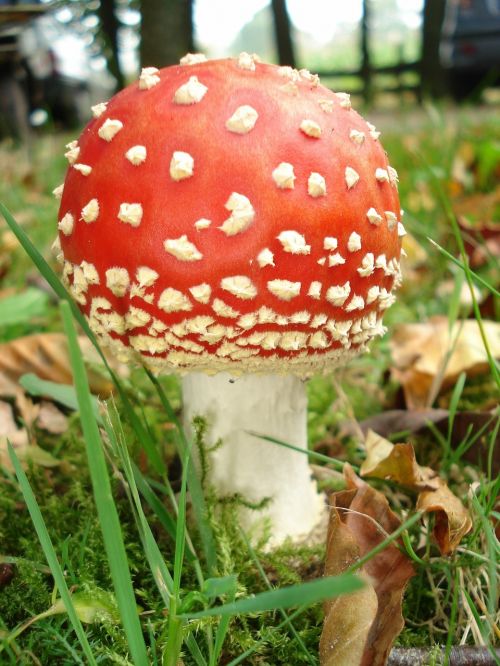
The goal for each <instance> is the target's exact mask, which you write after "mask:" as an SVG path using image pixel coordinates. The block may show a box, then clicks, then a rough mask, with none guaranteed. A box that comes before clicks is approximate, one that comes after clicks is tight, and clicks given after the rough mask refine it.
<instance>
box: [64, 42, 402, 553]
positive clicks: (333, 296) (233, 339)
mask: <svg viewBox="0 0 500 666" xmlns="http://www.w3.org/2000/svg"><path fill="white" fill-rule="evenodd" d="M93 114H94V119H93V120H92V121H91V122H90V123H89V124H88V125H87V127H86V128H85V129H84V131H83V133H82V135H81V136H80V138H79V139H78V141H74V142H72V143H71V144H68V147H67V148H68V151H67V153H66V156H67V158H68V161H69V164H70V166H69V169H68V173H67V176H66V180H65V183H64V188H63V190H62V192H61V188H57V190H56V195H57V196H61V195H62V198H61V206H60V212H59V231H60V234H59V243H60V251H59V252H60V254H59V257H60V260H61V262H62V263H63V278H64V280H65V282H66V284H67V286H68V288H69V291H70V292H71V294H72V295H73V297H74V298H75V300H76V301H77V303H78V304H79V306H80V307H81V309H82V311H83V312H84V313H85V315H86V316H87V318H88V321H89V323H90V326H91V328H92V329H93V331H94V332H95V333H96V334H97V335H98V336H99V338H100V339H101V341H102V342H104V343H106V344H107V345H108V346H109V347H111V348H112V349H113V350H114V351H115V352H116V353H117V354H119V355H120V356H122V357H126V358H130V359H138V360H139V361H140V362H142V363H144V364H146V365H148V366H149V367H150V368H152V369H154V370H155V371H159V372H160V371H161V372H175V371H177V372H179V373H181V374H182V375H183V391H184V409H185V421H186V423H187V424H188V425H189V424H190V421H191V419H192V417H193V416H195V415H197V414H203V415H205V416H206V417H207V419H208V423H209V426H210V427H209V431H208V432H209V443H211V442H213V441H216V440H217V439H218V438H222V440H223V442H224V444H223V446H222V447H220V448H218V449H217V450H215V451H213V452H212V453H210V457H211V460H210V470H211V482H212V483H213V484H214V485H215V486H216V487H217V489H218V491H219V492H220V493H221V494H235V493H239V494H241V495H243V496H244V497H246V498H247V499H248V500H251V501H259V500H261V499H262V498H264V497H270V498H271V500H272V501H271V503H270V504H269V506H268V508H267V509H266V510H265V512H264V513H265V515H266V516H267V517H269V518H270V520H271V523H272V529H273V537H274V539H275V541H280V540H282V539H283V538H284V537H286V536H292V537H294V538H299V537H303V536H306V535H307V534H308V533H309V532H310V531H311V530H312V529H313V528H314V526H315V524H316V523H317V522H318V520H319V518H320V516H321V514H322V511H323V500H322V498H321V497H320V495H318V493H317V490H316V486H315V484H314V483H313V482H312V481H311V478H310V471H309V467H308V464H307V456H306V455H301V454H300V453H296V452H293V451H290V450H286V449H284V448H282V447H279V446H276V445H273V444H271V443H268V442H264V441H260V440H258V439H256V438H255V437H252V436H250V435H248V434H247V433H246V431H247V430H250V429H251V430H254V431H261V432H263V433H265V434H267V435H271V436H274V437H277V438H279V439H282V440H285V441H288V442H289V443H291V444H294V445H295V446H298V447H301V448H304V449H305V448H306V447H307V439H306V407H307V402H306V396H305V388H304V382H303V381H302V380H303V379H304V378H307V377H309V376H311V375H313V374H315V373H319V372H329V371H331V370H332V369H333V368H334V367H335V366H338V365H344V364H345V363H346V362H347V361H348V360H349V359H351V358H352V357H354V356H355V355H357V354H359V353H360V352H361V351H363V350H364V349H365V348H366V346H367V343H368V342H369V341H370V340H371V339H372V338H373V337H375V336H378V335H382V334H383V333H384V331H385V329H384V326H383V325H382V315H383V314H384V311H385V309H386V308H388V307H389V306H390V305H391V304H392V303H393V301H394V295H393V290H394V288H395V287H397V286H398V283H399V281H400V268H399V258H400V250H401V238H400V236H401V235H403V234H404V228H403V225H402V224H401V222H400V208H399V199H398V192H397V174H396V171H395V170H394V169H393V168H392V167H390V166H389V164H388V161H387V157H386V154H385V152H384V150H383V149H382V146H381V145H380V142H379V140H378V137H379V133H378V132H377V131H376V130H375V128H374V127H373V126H372V125H370V124H369V123H366V122H365V121H364V120H363V119H362V118H361V117H360V116H359V115H358V114H357V113H356V112H355V111H354V110H353V109H351V104H350V100H349V96H348V95H346V94H345V93H333V92H331V91H330V90H328V89H326V88H324V87H323V86H321V85H320V84H319V80H318V78H317V77H316V76H314V75H311V74H310V73H309V72H307V71H306V70H301V71H296V70H293V69H291V68H289V67H278V66H274V65H268V64H264V63H261V62H260V61H259V60H258V59H257V58H255V57H254V56H250V55H248V54H245V53H244V54H241V55H240V56H239V57H238V58H235V59H225V60H215V61H206V60H205V59H204V58H203V57H201V56H198V55H190V56H187V57H186V58H183V60H182V61H181V64H180V65H178V66H174V67H168V68H166V69H162V70H157V69H156V68H154V67H148V68H146V69H144V70H143V71H142V74H141V76H140V79H139V82H138V83H134V84H132V85H130V86H129V87H128V88H126V89H125V90H123V91H121V92H120V93H118V94H117V95H116V96H114V97H113V98H112V99H111V100H110V101H109V102H108V103H106V104H104V103H103V104H98V105H96V106H95V107H93ZM256 519H257V514H255V513H253V514H248V515H247V516H246V520H247V521H250V522H254V521H255V520H256Z"/></svg>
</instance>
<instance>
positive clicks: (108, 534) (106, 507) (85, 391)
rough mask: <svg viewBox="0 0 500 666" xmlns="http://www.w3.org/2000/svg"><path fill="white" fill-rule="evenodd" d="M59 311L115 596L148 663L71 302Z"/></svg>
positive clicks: (136, 650)
mask: <svg viewBox="0 0 500 666" xmlns="http://www.w3.org/2000/svg"><path fill="white" fill-rule="evenodd" d="M61 313H62V316H63V322H64V328H65V331H66V335H67V338H68V346H69V355H70V361H71V367H72V371H73V377H74V381H75V387H76V394H77V397H78V404H79V407H80V418H81V423H82V429H83V435H84V440H85V446H86V449H87V457H88V463H89V471H90V476H91V480H92V486H93V489H94V497H95V503H96V507H97V513H98V516H99V522H100V525H101V529H102V533H103V538H104V546H105V549H106V554H107V558H108V562H109V567H110V571H111V577H112V579H113V585H114V589H115V595H116V600H117V603H118V608H119V609H120V616H121V619H122V623H123V628H124V630H125V634H126V636H127V641H128V644H129V648H130V652H131V655H132V659H133V661H134V664H135V665H136V666H143V665H144V666H147V664H148V657H147V652H146V645H145V642H144V637H143V635H142V629H141V624H140V622H139V616H138V613H137V604H136V601H135V596H134V589H133V586H132V579H131V576H130V570H129V567H128V561H127V553H126V550H125V545H124V542H123V534H122V531H121V527H120V521H119V518H118V512H117V509H116V505H115V502H114V500H113V495H112V492H111V483H110V480H109V475H108V469H107V466H106V460H105V458H104V451H103V447H102V441H101V435H100V433H99V428H98V426H97V423H96V420H95V417H94V412H93V408H92V400H91V395H90V390H89V385H88V380H87V374H86V371H85V366H84V364H83V359H82V356H81V352H80V347H79V346H78V341H77V338H76V331H75V327H74V325H73V320H72V317H71V310H70V306H69V305H67V304H66V303H61Z"/></svg>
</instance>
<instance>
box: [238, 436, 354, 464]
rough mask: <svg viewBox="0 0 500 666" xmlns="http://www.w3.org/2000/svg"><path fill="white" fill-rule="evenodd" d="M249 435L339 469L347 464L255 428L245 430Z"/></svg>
mask: <svg viewBox="0 0 500 666" xmlns="http://www.w3.org/2000/svg"><path fill="white" fill-rule="evenodd" d="M245 432H246V433H247V434H248V435H252V437H257V438H258V439H263V440H264V441H266V442H272V443H273V444H278V446H283V447H284V448H285V449H291V450H292V451H297V453H302V454H304V455H306V456H308V457H309V458H312V459H313V460H319V461H321V462H326V463H329V464H330V465H332V467H337V469H343V468H344V465H345V461H343V460H337V458H331V457H330V456H325V454H324V453H318V452H317V451H309V450H306V449H301V448H299V447H298V446H294V445H293V444H288V442H284V441H283V440H282V439H277V438H276V437H271V436H270V435H263V434H262V433H260V432H254V431H253V430H246V431H245ZM351 467H352V468H353V470H355V471H356V472H358V471H359V467H358V466H357V465H351Z"/></svg>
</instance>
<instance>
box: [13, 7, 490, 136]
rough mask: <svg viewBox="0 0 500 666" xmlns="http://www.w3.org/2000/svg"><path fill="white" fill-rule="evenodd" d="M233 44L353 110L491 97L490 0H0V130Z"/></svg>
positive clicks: (52, 117)
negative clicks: (343, 99)
mask: <svg viewBox="0 0 500 666" xmlns="http://www.w3.org/2000/svg"><path fill="white" fill-rule="evenodd" d="M188 51H191V52H193V51H203V52H204V53H206V55H207V56H209V57H225V56H228V55H234V54H237V53H239V52H241V51H248V52H250V53H252V52H256V53H258V54H259V55H260V56H261V57H262V58H263V59H264V60H268V61H271V62H277V63H280V64H283V65H284V64H286V65H292V66H296V67H298V68H301V67H306V68H308V69H310V70H311V71H313V72H317V73H319V74H320V76H321V80H322V83H323V84H324V85H327V86H328V87H331V88H332V89H335V90H346V91H347V92H350V93H351V94H353V95H354V96H355V97H358V98H359V99H357V100H356V102H357V103H358V105H359V103H360V102H362V104H364V105H365V106H373V105H376V106H377V107H379V108H394V107H400V106H401V104H406V105H415V104H417V105H420V104H422V102H424V101H425V100H427V99H432V100H437V99H440V98H443V97H445V98H446V97H449V98H451V99H453V100H455V101H464V100H470V101H474V102H478V101H482V102H483V103H485V104H495V103H497V102H498V101H499V100H500V94H499V91H498V90H496V89H495V86H496V85H497V84H498V83H499V80H500V79H499V72H500V0H349V1H348V2H340V1H335V2H333V1H332V0H306V1H305V0H271V1H269V0H143V2H139V1H138V0H68V1H66V2H53V1H50V0H49V1H46V2H43V1H39V2H33V1H32V2H22V1H17V2H16V1H15V0H14V1H11V0H0V135H3V136H14V137H17V138H21V139H23V138H24V139H26V138H27V135H28V134H29V132H30V129H31V128H33V127H37V126H43V125H45V124H46V123H55V124H59V125H62V126H64V127H71V126H74V125H80V124H81V123H83V122H84V121H86V120H87V119H88V116H89V108H90V105H91V104H93V103H96V102H97V101H100V100H102V99H106V98H108V97H109V96H110V95H111V94H112V93H113V92H115V91H116V90H118V89H120V88H122V87H123V86H124V85H126V84H127V83H129V82H130V81H131V80H133V79H134V78H135V77H136V76H137V74H138V71H139V69H140V67H141V66H148V65H155V66H157V67H161V66H165V65H169V64H173V63H176V62H178V60H179V58H180V57H181V56H182V55H184V54H185V53H186V52H188Z"/></svg>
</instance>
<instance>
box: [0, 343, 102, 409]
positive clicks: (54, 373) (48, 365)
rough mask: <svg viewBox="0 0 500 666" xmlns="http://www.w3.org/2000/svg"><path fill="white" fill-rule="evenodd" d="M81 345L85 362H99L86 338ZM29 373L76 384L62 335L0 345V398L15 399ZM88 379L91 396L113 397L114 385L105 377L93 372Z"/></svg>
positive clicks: (58, 381)
mask: <svg viewBox="0 0 500 666" xmlns="http://www.w3.org/2000/svg"><path fill="white" fill-rule="evenodd" d="M79 344H80V349H81V350H82V353H83V355H84V358H85V360H86V361H88V362H91V363H98V362H99V357H98V355H97V352H96V351H95V349H94V348H93V347H92V344H91V343H90V341H89V340H88V339H87V338H85V337H80V338H79ZM30 372H31V373H34V374H35V375H38V377H40V378H41V379H45V380H49V381H52V382H57V383H60V384H72V383H73V378H72V374H71V366H70V362H69V356H68V346H67V342H66V337H65V336H64V335H63V334H62V333H37V334H35V335H28V336H25V337H22V338H17V339H16V340H12V341H11V342H7V343H4V344H1V345H0V396H2V397H10V396H14V395H16V392H17V391H18V389H19V386H18V381H19V378H20V377H21V376H22V375H24V374H27V373H30ZM88 376H89V383H90V390H91V391H92V393H95V394H97V395H99V396H101V397H107V396H108V395H109V394H110V393H111V390H112V383H111V381H110V380H109V379H107V378H106V377H105V376H104V375H102V374H100V373H99V372H96V371H94V370H92V369H90V370H89V371H88Z"/></svg>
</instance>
